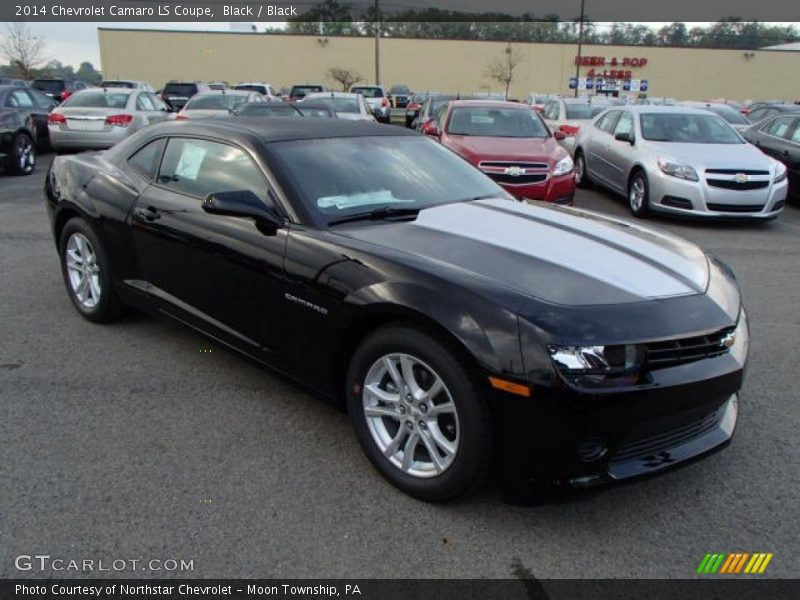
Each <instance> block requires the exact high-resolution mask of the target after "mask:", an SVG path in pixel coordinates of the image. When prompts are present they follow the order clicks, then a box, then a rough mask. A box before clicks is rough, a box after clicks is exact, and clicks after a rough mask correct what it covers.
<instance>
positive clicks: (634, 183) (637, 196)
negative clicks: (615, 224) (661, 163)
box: [628, 169, 650, 219]
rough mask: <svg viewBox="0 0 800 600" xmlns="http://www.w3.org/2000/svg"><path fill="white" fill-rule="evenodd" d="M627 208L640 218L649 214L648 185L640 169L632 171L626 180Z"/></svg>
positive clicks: (645, 176)
mask: <svg viewBox="0 0 800 600" xmlns="http://www.w3.org/2000/svg"><path fill="white" fill-rule="evenodd" d="M628 208H629V209H630V211H631V214H632V215H633V216H634V217H638V218H640V219H641V218H644V217H646V216H647V215H649V214H650V186H649V184H648V183H647V175H645V173H644V171H642V170H641V169H638V170H636V171H634V172H633V174H632V175H631V178H630V180H629V181H628Z"/></svg>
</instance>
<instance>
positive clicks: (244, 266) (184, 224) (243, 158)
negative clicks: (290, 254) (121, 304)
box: [131, 137, 288, 360]
mask: <svg viewBox="0 0 800 600" xmlns="http://www.w3.org/2000/svg"><path fill="white" fill-rule="evenodd" d="M240 190H248V191H251V192H252V193H254V194H255V195H256V196H258V198H259V199H261V201H263V202H264V203H265V204H268V205H273V206H275V208H276V210H279V211H280V207H278V206H277V204H276V200H275V195H274V194H273V193H272V191H271V189H270V187H269V185H268V183H267V180H266V178H265V177H264V172H263V170H262V166H260V165H259V163H258V161H257V160H255V158H254V156H253V155H252V154H250V153H249V152H248V151H247V150H245V149H244V148H242V147H240V146H237V145H235V144H232V143H229V142H227V141H225V140H215V139H200V138H194V137H170V138H169V139H168V140H167V142H166V147H165V149H164V153H163V158H162V159H161V162H160V167H159V170H158V175H157V177H156V178H155V179H154V181H153V182H152V184H151V185H149V186H148V187H147V188H146V189H145V190H144V192H143V193H142V194H141V195H140V197H139V199H138V201H137V203H136V206H135V207H134V210H133V211H132V217H131V219H132V230H133V237H134V247H135V249H136V254H137V258H138V261H139V265H140V269H141V273H142V275H141V276H142V281H141V282H139V287H141V288H142V289H143V290H144V291H145V292H147V293H149V294H150V295H151V297H155V298H156V299H157V300H159V301H160V306H161V310H162V311H163V312H165V313H167V314H169V315H170V316H172V317H174V318H176V319H178V320H180V321H182V322H184V323H187V324H189V325H191V326H194V327H196V328H198V329H201V330H203V331H205V332H207V333H210V334H211V335H214V336H216V337H217V338H218V339H220V340H221V341H223V342H225V343H228V344H231V345H234V346H236V347H237V348H239V349H241V350H243V351H245V352H247V353H249V354H251V355H252V356H255V357H257V358H263V357H265V356H268V357H270V358H271V360H274V359H275V358H277V357H278V356H279V354H280V349H281V347H282V346H283V343H284V335H285V329H284V327H283V325H284V323H283V319H282V318H281V315H280V310H281V307H282V302H283V286H284V271H283V268H284V265H283V261H284V252H285V248H286V239H287V235H288V230H287V228H280V229H277V230H274V229H273V230H269V229H265V228H264V227H263V226H259V225H257V224H256V223H255V222H254V220H253V219H249V218H243V217H231V216H220V215H212V214H208V213H206V212H205V211H204V210H203V208H202V206H201V204H202V201H203V199H204V198H206V197H207V196H208V195H209V194H214V193H219V192H226V191H240Z"/></svg>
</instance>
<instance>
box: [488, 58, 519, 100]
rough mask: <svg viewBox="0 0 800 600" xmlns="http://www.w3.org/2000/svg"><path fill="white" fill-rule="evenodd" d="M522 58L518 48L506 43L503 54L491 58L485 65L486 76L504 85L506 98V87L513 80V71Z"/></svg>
mask: <svg viewBox="0 0 800 600" xmlns="http://www.w3.org/2000/svg"><path fill="white" fill-rule="evenodd" d="M524 58H525V57H524V55H523V54H522V52H521V51H520V49H519V48H514V47H513V46H512V45H511V44H508V46H506V48H505V50H504V51H503V55H502V56H499V57H497V58H494V59H492V60H491V61H490V62H489V64H488V65H487V66H486V76H487V77H489V78H490V79H494V80H495V81H496V82H498V83H499V84H500V85H503V86H505V88H506V94H505V97H506V99H508V88H510V87H511V82H512V81H514V71H516V69H517V67H518V66H519V65H520V64H521V63H522V61H523V60H524Z"/></svg>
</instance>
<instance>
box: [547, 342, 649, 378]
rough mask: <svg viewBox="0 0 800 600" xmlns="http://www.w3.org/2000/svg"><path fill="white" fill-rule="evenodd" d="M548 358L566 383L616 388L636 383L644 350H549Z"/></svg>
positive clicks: (620, 347)
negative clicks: (564, 378)
mask: <svg viewBox="0 0 800 600" xmlns="http://www.w3.org/2000/svg"><path fill="white" fill-rule="evenodd" d="M549 350H550V357H551V359H552V360H553V363H554V364H555V366H556V368H558V370H559V371H560V372H561V374H562V375H563V376H564V377H566V379H567V380H568V381H570V382H572V383H574V384H576V385H580V386H584V387H616V386H625V385H634V384H636V383H637V382H638V381H639V378H640V375H641V366H642V363H643V362H644V348H642V347H641V346H638V345H635V344H624V345H616V346H550V348H549Z"/></svg>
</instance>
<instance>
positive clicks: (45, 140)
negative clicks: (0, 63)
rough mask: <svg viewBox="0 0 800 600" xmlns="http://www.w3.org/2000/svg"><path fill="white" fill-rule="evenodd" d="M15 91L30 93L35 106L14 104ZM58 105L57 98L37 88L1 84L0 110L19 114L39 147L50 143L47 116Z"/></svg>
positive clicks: (45, 146)
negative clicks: (12, 97) (13, 95)
mask: <svg viewBox="0 0 800 600" xmlns="http://www.w3.org/2000/svg"><path fill="white" fill-rule="evenodd" d="M15 93H16V94H20V93H22V94H28V96H29V98H30V99H31V101H32V102H33V104H34V106H13V105H12V100H11V96H12V94H15ZM57 105H58V104H57V102H56V101H55V100H53V99H52V98H50V97H48V96H46V95H44V94H42V93H40V92H38V91H36V90H33V89H29V88H23V87H20V86H16V85H0V112H2V113H8V112H15V113H17V114H19V115H20V118H21V120H22V121H23V123H24V128H25V130H26V132H27V133H28V134H30V136H31V138H32V139H33V142H34V143H35V144H36V147H37V148H47V147H49V145H50V133H49V130H48V128H47V117H48V115H49V114H50V112H51V111H52V110H53V109H54V108H55V107H56V106H57Z"/></svg>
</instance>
